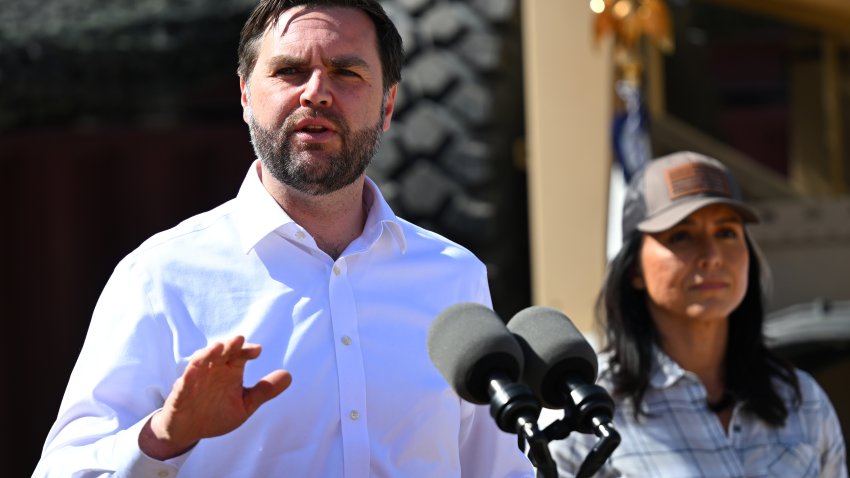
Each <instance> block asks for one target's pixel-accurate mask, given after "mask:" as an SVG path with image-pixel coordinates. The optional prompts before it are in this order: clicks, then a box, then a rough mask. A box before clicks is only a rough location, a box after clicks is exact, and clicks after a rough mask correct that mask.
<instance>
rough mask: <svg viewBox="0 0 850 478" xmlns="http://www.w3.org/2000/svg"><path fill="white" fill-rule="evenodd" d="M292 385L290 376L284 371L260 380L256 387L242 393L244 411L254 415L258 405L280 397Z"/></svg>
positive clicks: (278, 371)
mask: <svg viewBox="0 0 850 478" xmlns="http://www.w3.org/2000/svg"><path fill="white" fill-rule="evenodd" d="M291 383H292V375H291V374H290V373H289V372H287V371H286V370H275V371H274V372H272V373H270V374H268V375H266V376H265V377H263V378H261V379H260V381H259V382H257V384H256V385H254V386H253V387H251V388H246V389H245V391H244V393H243V398H242V399H243V401H244V403H245V409H246V410H248V413H254V411H256V410H257V409H258V408H260V405H262V404H264V403H266V402H267V401H269V400H271V399H272V398H274V397H276V396H278V395H280V394H281V393H282V392H283V391H284V390H286V389H287V388H289V385H290V384H291Z"/></svg>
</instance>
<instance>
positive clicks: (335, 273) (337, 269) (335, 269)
mask: <svg viewBox="0 0 850 478" xmlns="http://www.w3.org/2000/svg"><path fill="white" fill-rule="evenodd" d="M341 272H342V270H341V269H340V268H339V266H334V275H337V276H338V275H339V274H340V273H341Z"/></svg>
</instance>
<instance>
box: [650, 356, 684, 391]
mask: <svg viewBox="0 0 850 478" xmlns="http://www.w3.org/2000/svg"><path fill="white" fill-rule="evenodd" d="M652 353H653V361H652V372H650V377H649V384H650V385H651V386H652V387H654V388H668V387H671V386H673V385H674V384H675V383H676V382H678V381H679V380H681V379H682V378H683V377H685V376H689V375H691V374H690V372H688V371H687V370H685V369H683V368H682V367H680V366H679V364H677V363H676V361H675V360H673V359H672V358H670V356H669V355H667V354H666V353H664V352H663V351H662V350H661V348H660V347H658V346H657V345H654V346H653V347H652Z"/></svg>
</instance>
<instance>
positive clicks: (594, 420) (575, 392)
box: [543, 377, 620, 478]
mask: <svg viewBox="0 0 850 478" xmlns="http://www.w3.org/2000/svg"><path fill="white" fill-rule="evenodd" d="M564 395H565V396H566V398H567V406H566V407H564V418H562V419H560V420H556V421H555V422H553V423H552V424H550V425H549V426H548V427H546V428H545V429H544V430H543V435H544V436H545V439H546V440H547V441H551V440H562V439H564V438H566V437H567V436H569V434H570V432H573V431H577V432H580V433H587V434H589V433H593V434H594V435H596V436H597V437H598V438H599V440H598V441H597V442H596V444H595V445H594V446H593V448H592V449H591V450H590V452H589V453H588V454H587V456H586V457H585V458H584V462H582V464H581V466H580V467H579V470H578V473H577V474H576V478H587V477H590V476H592V475H593V474H594V473H596V472H597V471H599V468H601V467H602V465H603V464H604V463H605V460H607V459H608V457H609V456H611V453H613V452H614V449H616V448H617V446H619V445H620V433H619V432H618V431H617V430H616V429H615V428H614V425H613V424H612V423H611V419H612V418H613V415H614V401H613V400H611V397H610V396H609V395H608V392H607V391H606V390H605V389H604V388H602V387H600V386H599V385H595V384H587V383H583V382H582V381H580V380H577V379H575V378H573V377H567V379H566V380H565V391H564Z"/></svg>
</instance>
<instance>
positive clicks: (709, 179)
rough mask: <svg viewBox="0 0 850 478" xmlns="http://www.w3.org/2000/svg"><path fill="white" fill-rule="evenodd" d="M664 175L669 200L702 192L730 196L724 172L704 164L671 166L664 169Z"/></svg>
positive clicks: (729, 188)
mask: <svg viewBox="0 0 850 478" xmlns="http://www.w3.org/2000/svg"><path fill="white" fill-rule="evenodd" d="M664 177H665V179H666V181H667V193H668V194H669V195H670V200H671V201H674V200H676V199H678V198H680V197H683V196H693V195H695V194H703V193H711V194H716V195H720V196H726V197H731V196H732V189H731V187H730V186H729V179H728V178H727V176H726V173H724V172H723V171H721V170H720V169H717V168H714V167H711V166H708V165H705V164H699V163H685V164H682V165H679V166H676V167H672V168H670V169H668V170H666V171H664Z"/></svg>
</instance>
